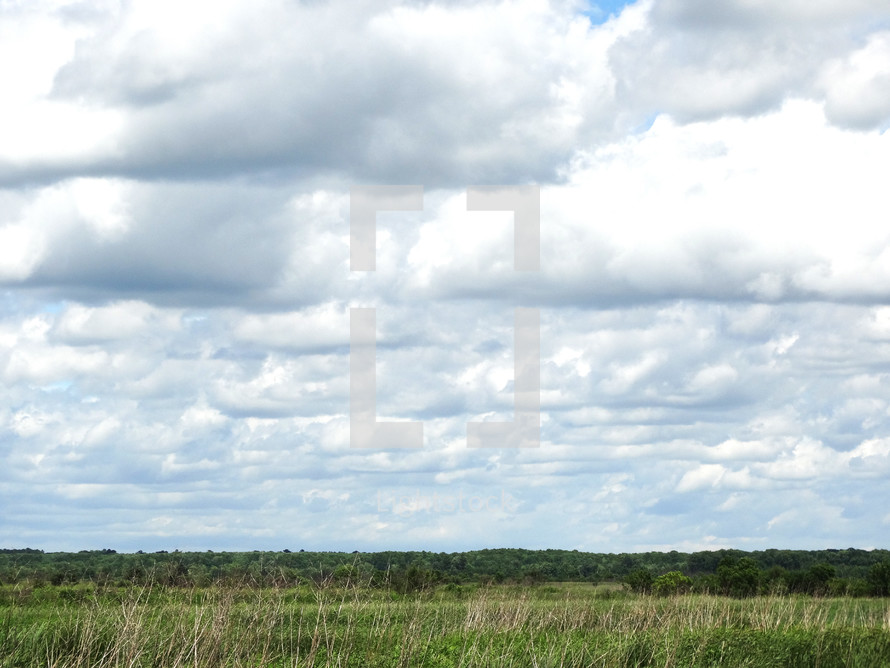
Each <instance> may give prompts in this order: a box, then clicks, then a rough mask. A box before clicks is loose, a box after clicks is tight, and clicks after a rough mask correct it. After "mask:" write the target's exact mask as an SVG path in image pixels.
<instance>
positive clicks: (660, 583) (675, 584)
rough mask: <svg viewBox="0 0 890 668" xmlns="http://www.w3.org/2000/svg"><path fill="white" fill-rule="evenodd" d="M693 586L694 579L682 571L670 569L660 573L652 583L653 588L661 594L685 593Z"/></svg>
mask: <svg viewBox="0 0 890 668" xmlns="http://www.w3.org/2000/svg"><path fill="white" fill-rule="evenodd" d="M691 588H692V580H691V579H690V578H688V577H686V576H685V575H683V574H682V573H681V572H680V571H670V572H669V573H665V574H664V575H659V576H658V577H657V578H655V582H653V583H652V590H653V591H654V592H655V593H656V594H658V595H659V596H675V595H677V594H685V593H686V592H687V591H689V590H690V589H691Z"/></svg>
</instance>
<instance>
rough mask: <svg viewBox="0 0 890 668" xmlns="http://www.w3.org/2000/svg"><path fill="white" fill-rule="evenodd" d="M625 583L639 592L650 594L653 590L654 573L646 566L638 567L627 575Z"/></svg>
mask: <svg viewBox="0 0 890 668" xmlns="http://www.w3.org/2000/svg"><path fill="white" fill-rule="evenodd" d="M624 584H625V585H627V586H628V587H629V588H630V590H631V591H634V592H636V593H637V594H648V593H649V592H651V591H652V573H650V572H649V571H648V570H646V569H645V568H638V569H636V570H634V571H631V572H630V573H628V574H627V575H626V576H625V578H624Z"/></svg>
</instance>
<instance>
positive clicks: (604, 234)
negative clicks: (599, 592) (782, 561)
mask: <svg viewBox="0 0 890 668" xmlns="http://www.w3.org/2000/svg"><path fill="white" fill-rule="evenodd" d="M0 90H2V91H3V94H2V102H0V381H2V382H0V545H2V546H5V547H24V546H30V547H39V548H43V549H46V550H68V549H75V550H76V549H86V548H100V547H110V548H115V549H118V550H121V551H135V550H137V549H144V550H157V549H176V548H178V549H183V550H186V549H247V550H250V549H283V548H289V549H292V550H293V549H300V548H303V549H334V550H336V549H344V550H353V549H359V550H375V549H427V550H433V551H456V550H463V549H475V548H483V547H528V548H547V547H551V548H567V549H580V550H590V551H603V552H617V551H638V550H653V549H658V550H662V549H663V550H670V549H677V550H696V549H716V548H720V547H737V548H742V549H765V548H769V547H782V548H786V547H790V548H824V547H848V546H856V547H864V548H869V547H887V543H888V541H887V539H888V537H890V485H888V484H887V480H888V477H890V216H888V212H890V187H888V185H887V183H888V174H890V132H887V130H888V128H890V5H888V4H887V2H886V0H787V1H784V2H773V1H771V0H719V1H713V0H654V1H652V0H637V2H632V3H626V4H625V3H622V2H603V3H598V2H595V1H593V2H590V4H585V2H583V1H582V0H578V1H577V2H576V1H572V0H565V1H563V0H551V1H550V2H547V1H545V0H517V1H516V2H506V3H490V2H464V1H463V0H429V1H424V0H415V1H405V2H398V3H384V2H379V1H377V0H358V1H351V2H343V1H340V0H330V1H325V0H316V1H313V0H306V1H304V2H298V1H297V0H254V1H252V2H249V3H248V2H243V1H237V0H215V1H214V2H191V1H187V2H183V1H182V0H176V1H175V2H174V1H173V0H81V1H76V0H0ZM371 184H380V185H387V184H389V185H393V184H408V185H420V186H423V189H424V195H423V210H421V211H409V212H386V213H380V214H379V215H378V217H377V228H378V230H377V254H376V262H377V270H376V271H375V272H354V271H350V262H349V259H350V247H349V242H350V235H349V219H350V201H349V193H350V188H351V187H353V186H356V185H371ZM482 184H502V185H522V184H526V185H527V184H538V185H540V193H541V195H540V197H541V268H540V271H538V272H515V271H514V270H513V224H512V216H511V214H509V213H504V212H479V211H468V210H467V195H466V188H467V186H473V185H482ZM351 307H375V308H376V309H377V357H376V360H377V376H378V378H377V384H378V394H377V414H378V417H379V418H380V419H388V420H412V421H422V422H423V424H424V444H423V448H422V449H414V450H391V449H390V450H363V449H355V448H351V447H350V438H349V436H350V432H349V406H350V398H349V359H350V343H349V332H350V316H349V313H350V311H349V309H350V308H351ZM516 307H534V308H539V309H540V314H541V366H540V374H541V404H542V429H541V446H540V447H539V448H527V449H521V450H520V449H509V448H493V449H481V450H480V449H469V448H468V447H467V426H466V425H467V423H468V422H470V421H487V420H510V419H512V411H513V354H514V352H513V322H514V321H513V314H514V309H515V308H516Z"/></svg>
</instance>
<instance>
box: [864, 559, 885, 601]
mask: <svg viewBox="0 0 890 668" xmlns="http://www.w3.org/2000/svg"><path fill="white" fill-rule="evenodd" d="M868 584H869V587H871V593H872V594H873V595H874V596H890V561H882V562H880V563H878V564H874V565H872V567H871V568H870V569H869V571H868Z"/></svg>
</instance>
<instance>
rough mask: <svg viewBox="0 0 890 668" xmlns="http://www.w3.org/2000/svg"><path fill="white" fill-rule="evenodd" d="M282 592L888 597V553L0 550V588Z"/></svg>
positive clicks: (889, 582) (871, 551)
mask: <svg viewBox="0 0 890 668" xmlns="http://www.w3.org/2000/svg"><path fill="white" fill-rule="evenodd" d="M79 582H93V583H99V584H108V585H119V586H123V585H130V584H137V585H144V584H159V585H164V586H198V587H202V586H209V585H211V584H227V585H238V586H257V587H282V586H284V587H286V586H294V585H296V584H300V583H308V582H314V583H317V584H325V583H330V584H337V585H345V586H360V585H362V586H364V585H369V586H387V587H391V588H393V589H396V590H399V591H416V590H418V589H425V588H429V587H434V586H437V585H440V584H448V583H455V584H461V583H470V582H479V583H524V584H540V583H546V582H591V583H599V582H623V583H625V584H626V585H627V587H628V588H630V589H633V590H635V591H639V592H650V593H655V594H678V593H683V592H686V591H701V592H710V593H718V594H726V595H730V596H750V595H755V594H763V593H806V594H812V595H851V596H888V595H890V551H888V550H860V549H855V548H847V549H837V550H780V549H772V550H762V551H754V552H746V551H742V550H715V551H708V552H692V553H683V552H676V551H672V552H643V553H621V554H608V553H590V552H579V551H577V550H525V549H512V548H503V549H491V550H475V551H469V552H452V553H446V552H424V551H403V552H397V551H385V552H358V551H355V552H351V553H347V552H317V551H304V550H290V549H283V550H281V551H275V552H272V551H252V552H213V551H210V550H208V551H206V552H180V551H178V550H174V551H172V552H167V551H164V550H161V551H158V552H150V553H149V552H142V551H139V552H136V553H118V552H116V551H115V550H112V549H103V550H84V551H81V552H44V551H42V550H35V549H29V548H25V549H0V584H17V583H30V584H32V585H38V586H39V585H46V586H62V585H69V584H76V583H79Z"/></svg>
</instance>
